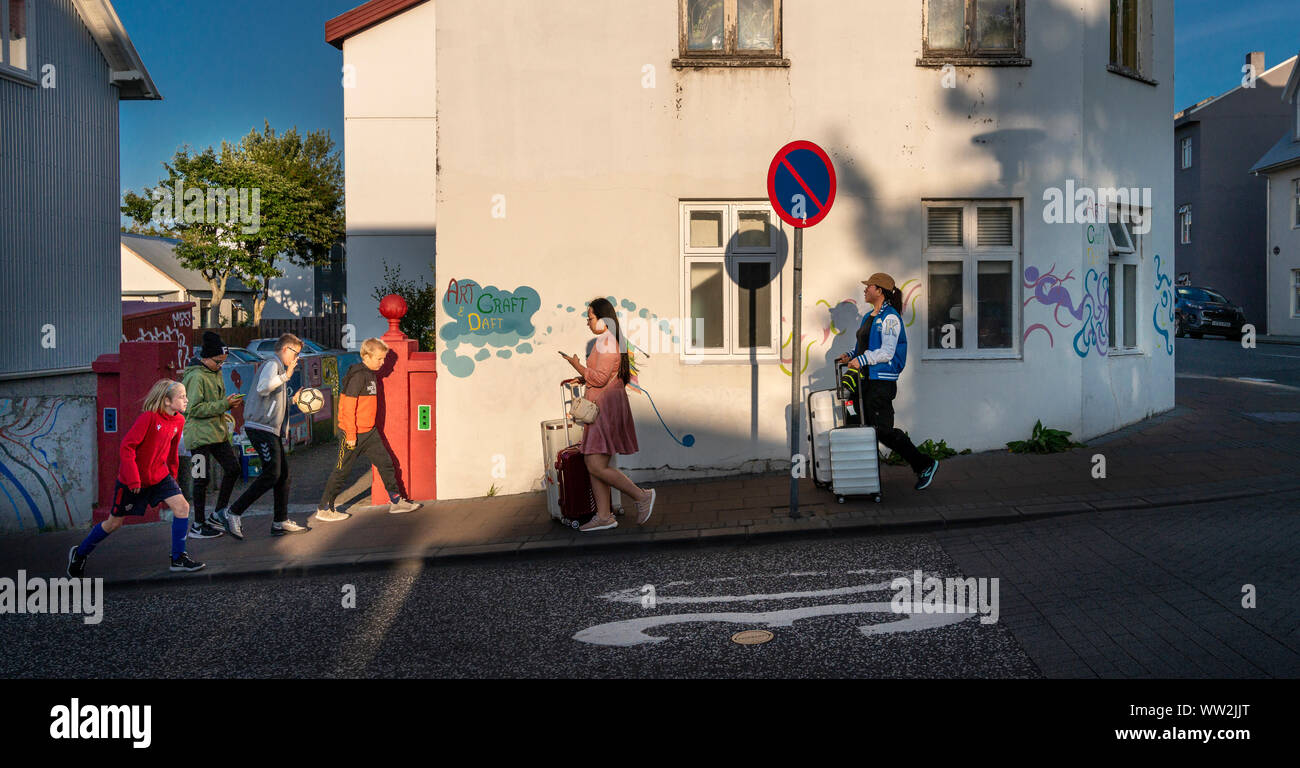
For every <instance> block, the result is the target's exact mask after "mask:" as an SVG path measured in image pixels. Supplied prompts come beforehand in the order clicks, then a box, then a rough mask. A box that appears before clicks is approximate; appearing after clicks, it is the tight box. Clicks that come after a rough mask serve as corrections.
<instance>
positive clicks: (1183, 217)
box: [1178, 205, 1192, 245]
mask: <svg viewBox="0 0 1300 768" xmlns="http://www.w3.org/2000/svg"><path fill="white" fill-rule="evenodd" d="M1178 232H1179V234H1178V242H1180V243H1182V244H1183V245H1187V244H1189V243H1191V242H1192V206H1190V205H1184V206H1182V207H1180V208H1179V209H1178Z"/></svg>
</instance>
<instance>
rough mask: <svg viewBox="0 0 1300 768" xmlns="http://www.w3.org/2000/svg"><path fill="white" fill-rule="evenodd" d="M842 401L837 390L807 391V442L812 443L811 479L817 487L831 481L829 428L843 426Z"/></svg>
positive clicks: (821, 486)
mask: <svg viewBox="0 0 1300 768" xmlns="http://www.w3.org/2000/svg"><path fill="white" fill-rule="evenodd" d="M844 419H845V412H844V401H843V400H841V399H840V397H839V395H838V392H837V390H834V389H819V390H817V391H816V392H809V393H808V442H809V443H811V444H812V481H813V485H816V486H817V487H818V488H825V487H826V486H828V485H830V483H831V430H832V429H835V428H836V427H842V426H844Z"/></svg>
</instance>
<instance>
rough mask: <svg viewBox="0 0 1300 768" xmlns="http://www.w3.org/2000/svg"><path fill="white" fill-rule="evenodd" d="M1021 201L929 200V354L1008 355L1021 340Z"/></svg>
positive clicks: (926, 220) (926, 221) (926, 214)
mask: <svg viewBox="0 0 1300 768" xmlns="http://www.w3.org/2000/svg"><path fill="white" fill-rule="evenodd" d="M1020 211H1021V203H1020V201H1019V200H926V201H923V203H922V212H923V214H924V217H923V218H924V224H923V226H924V232H925V234H924V237H925V241H924V248H923V257H924V259H923V260H924V261H925V264H926V285H927V293H928V298H927V300H926V326H925V329H926V333H925V342H924V343H925V347H926V349H927V352H926V355H927V356H931V357H945V356H953V357H969V356H974V357H1005V356H1008V355H1014V354H1017V353H1018V351H1019V341H1020V334H1019V330H1018V329H1019V328H1020V302H1019V300H1018V289H1019V280H1018V279H1017V275H1019V274H1020V255H1021V214H1020Z"/></svg>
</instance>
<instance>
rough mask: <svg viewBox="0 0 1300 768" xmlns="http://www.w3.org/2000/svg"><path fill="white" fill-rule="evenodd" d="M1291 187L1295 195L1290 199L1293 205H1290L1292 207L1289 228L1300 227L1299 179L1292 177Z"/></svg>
mask: <svg viewBox="0 0 1300 768" xmlns="http://www.w3.org/2000/svg"><path fill="white" fill-rule="evenodd" d="M1291 188H1292V190H1293V193H1294V196H1295V197H1294V199H1293V200H1292V202H1293V203H1294V205H1293V206H1291V208H1292V216H1291V228H1292V229H1300V179H1294V180H1293V181H1292V182H1291Z"/></svg>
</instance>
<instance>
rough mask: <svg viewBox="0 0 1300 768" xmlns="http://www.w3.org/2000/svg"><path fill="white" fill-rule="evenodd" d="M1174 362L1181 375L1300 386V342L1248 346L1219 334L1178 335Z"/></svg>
mask: <svg viewBox="0 0 1300 768" xmlns="http://www.w3.org/2000/svg"><path fill="white" fill-rule="evenodd" d="M1174 355H1175V358H1174V359H1175V361H1176V363H1175V365H1176V367H1177V371H1178V375H1179V376H1210V377H1213V378H1229V379H1239V378H1242V377H1251V378H1256V379H1269V380H1271V381H1272V382H1275V383H1277V384H1284V385H1287V386H1291V387H1300V346H1292V345H1287V344H1258V345H1256V346H1255V348H1253V349H1245V348H1243V347H1242V346H1241V343H1240V342H1236V341H1228V340H1227V339H1221V338H1218V337H1210V338H1202V339H1190V338H1188V339H1178V340H1177V341H1176V345H1175V349H1174Z"/></svg>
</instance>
